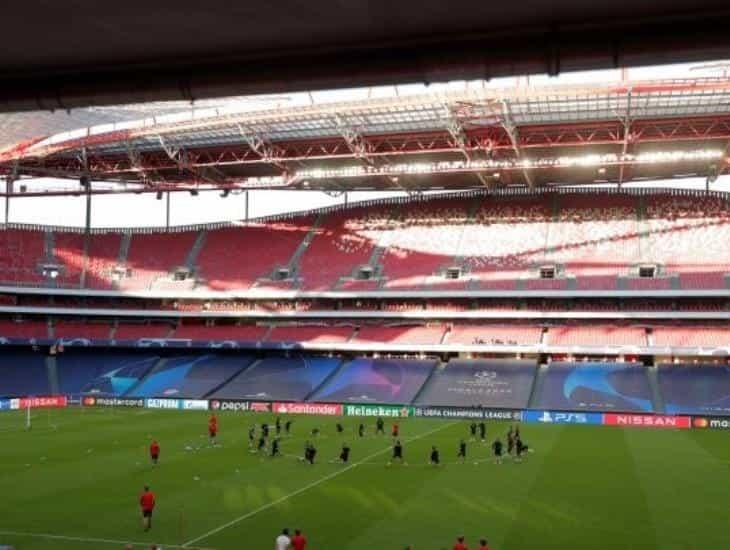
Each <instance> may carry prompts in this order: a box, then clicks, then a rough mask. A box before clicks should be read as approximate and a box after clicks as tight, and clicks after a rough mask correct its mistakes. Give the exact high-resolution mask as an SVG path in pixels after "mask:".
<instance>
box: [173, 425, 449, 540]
mask: <svg viewBox="0 0 730 550" xmlns="http://www.w3.org/2000/svg"><path fill="white" fill-rule="evenodd" d="M454 424H456V422H449V423H448V424H444V425H442V426H438V427H437V428H434V429H433V430H429V431H427V432H423V433H422V434H419V435H415V436H413V437H411V438H409V439H406V440H405V441H406V442H412V441H416V440H418V439H421V438H423V437H426V436H428V435H431V434H434V433H436V432H440V431H442V430H443V429H444V428H448V427H450V426H453V425H454ZM390 449H391V446H388V447H386V448H385V449H381V450H379V451H376V452H374V453H372V454H370V455H368V456H366V457H365V458H363V459H362V460H359V461H358V462H354V463H352V464H351V465H350V466H347V467H346V468H343V469H342V470H337V471H336V472H333V473H331V474H328V475H326V476H324V477H322V478H320V479H317V480H315V481H313V482H312V483H309V484H307V485H305V486H304V487H302V488H300V489H297V490H296V491H293V492H291V493H289V494H288V495H284V496H283V497H281V498H278V499H276V500H274V501H272V502H269V503H267V504H264V505H263V506H260V507H258V508H256V509H255V510H252V511H251V512H248V513H246V514H243V515H242V516H239V517H237V518H235V519H232V520H231V521H229V522H228V523H224V524H223V525H221V526H219V527H216V528H215V529H211V530H210V531H208V532H207V533H204V534H202V535H200V536H199V537H196V538H194V539H191V540H189V541H187V542H186V543H184V544H183V545H182V548H192V546H191V545H192V544H195V543H197V542H200V541H201V540H205V539H207V538H209V537H212V536H213V535H215V534H217V533H220V532H221V531H224V530H226V529H228V528H229V527H233V526H234V525H236V524H238V523H241V522H242V521H244V520H247V519H248V518H250V517H253V516H255V515H256V514H259V513H260V512H263V511H265V510H268V509H269V508H273V507H274V506H277V505H279V504H281V503H282V502H285V501H287V500H289V499H290V498H292V497H295V496H297V495H300V494H302V493H304V492H306V491H308V490H309V489H312V488H313V487H316V486H318V485H321V484H322V483H324V482H325V481H329V480H330V479H333V478H335V477H337V476H340V475H342V474H344V473H345V472H348V471H350V470H352V469H353V468H355V467H356V466H359V465H360V464H363V463H365V462H367V461H368V460H372V459H373V458H375V457H377V456H380V455H382V454H383V453H386V452H388V451H389V450H390Z"/></svg>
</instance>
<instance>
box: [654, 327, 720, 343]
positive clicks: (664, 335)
mask: <svg viewBox="0 0 730 550" xmlns="http://www.w3.org/2000/svg"><path fill="white" fill-rule="evenodd" d="M652 339H653V342H654V345H655V346H672V347H695V346H697V347H703V346H704V347H712V346H728V345H730V327H728V326H714V327H713V326H697V325H694V326H693V325H687V326H665V327H660V326H655V327H653V329H652Z"/></svg>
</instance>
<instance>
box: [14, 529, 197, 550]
mask: <svg viewBox="0 0 730 550" xmlns="http://www.w3.org/2000/svg"><path fill="white" fill-rule="evenodd" d="M0 535H3V536H7V537H26V538H36V539H47V540H64V541H69V542H71V541H72V542H86V543H89V544H113V545H115V546H122V545H132V546H139V547H142V548H149V546H150V543H149V542H139V541H133V540H116V539H102V538H94V537H73V536H69V535H54V534H52V533H29V532H26V531H6V530H4V529H0ZM159 546H161V547H162V548H187V549H188V550H211V549H210V548H205V547H202V546H181V545H179V544H165V543H164V542H163V543H159Z"/></svg>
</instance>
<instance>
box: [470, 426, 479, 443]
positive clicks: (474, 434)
mask: <svg viewBox="0 0 730 550" xmlns="http://www.w3.org/2000/svg"><path fill="white" fill-rule="evenodd" d="M469 433H471V440H472V441H474V440H475V439H476V438H477V423H476V422H472V423H471V424H470V425H469Z"/></svg>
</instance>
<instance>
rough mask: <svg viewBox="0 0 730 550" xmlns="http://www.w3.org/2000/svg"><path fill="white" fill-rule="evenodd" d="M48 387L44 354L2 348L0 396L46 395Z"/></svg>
mask: <svg viewBox="0 0 730 550" xmlns="http://www.w3.org/2000/svg"><path fill="white" fill-rule="evenodd" d="M50 389H51V386H50V382H49V379H48V372H47V370H46V364H45V356H44V355H42V354H40V353H35V352H32V351H21V350H3V353H2V354H0V396H3V397H22V396H26V395H48V394H49V393H50Z"/></svg>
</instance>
